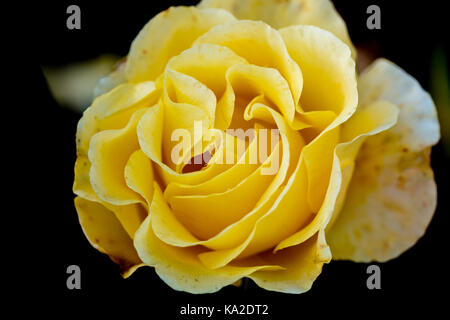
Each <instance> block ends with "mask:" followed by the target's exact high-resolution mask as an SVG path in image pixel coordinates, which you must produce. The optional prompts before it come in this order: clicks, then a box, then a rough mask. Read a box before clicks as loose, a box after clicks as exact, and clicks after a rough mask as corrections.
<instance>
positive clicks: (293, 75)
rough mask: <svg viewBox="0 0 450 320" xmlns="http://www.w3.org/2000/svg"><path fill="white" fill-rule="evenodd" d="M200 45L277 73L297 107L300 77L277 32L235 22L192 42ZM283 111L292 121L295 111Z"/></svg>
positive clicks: (217, 27)
mask: <svg viewBox="0 0 450 320" xmlns="http://www.w3.org/2000/svg"><path fill="white" fill-rule="evenodd" d="M201 43H209V44H216V45H219V46H223V47H227V48H229V49H231V50H233V51H234V52H235V53H236V54H237V55H239V56H241V57H243V58H244V59H245V60H247V61H248V62H249V63H251V64H254V65H256V66H260V67H266V68H274V69H276V70H278V71H279V73H280V74H281V75H282V76H283V77H284V78H285V79H286V81H287V82H288V84H289V88H290V89H291V93H292V99H293V100H294V104H297V101H298V99H299V97H300V92H301V90H302V85H303V83H302V82H303V81H302V73H301V71H300V68H299V67H298V65H297V64H296V63H295V62H294V61H293V60H292V59H291V58H290V57H289V54H288V52H287V50H286V46H285V45H284V42H283V39H282V38H281V36H280V34H279V33H278V31H276V30H274V29H272V28H270V27H269V26H268V25H267V24H265V23H262V22H259V21H234V22H230V23H226V24H223V25H218V26H216V27H213V28H211V30H209V31H208V32H206V33H205V34H203V35H202V36H201V37H199V38H198V39H197V40H196V41H195V44H201ZM261 52H264V54H261ZM285 111H286V114H287V116H288V118H289V119H290V120H292V118H293V116H294V111H295V110H292V107H291V109H288V110H285Z"/></svg>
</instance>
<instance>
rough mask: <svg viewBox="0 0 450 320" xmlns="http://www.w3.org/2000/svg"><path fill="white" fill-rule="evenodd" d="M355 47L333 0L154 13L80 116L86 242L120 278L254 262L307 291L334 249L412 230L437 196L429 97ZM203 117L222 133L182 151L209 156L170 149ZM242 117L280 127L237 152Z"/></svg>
mask: <svg viewBox="0 0 450 320" xmlns="http://www.w3.org/2000/svg"><path fill="white" fill-rule="evenodd" d="M355 55H356V52H355V49H354V47H353V45H352V43H351V41H350V39H349V36H348V33H347V30H346V26H345V23H344V22H343V20H342V19H341V17H340V16H339V15H338V14H337V12H336V11H335V9H334V7H333V5H332V4H331V2H329V1H327V0H314V1H312V0H309V1H308V0H287V1H275V0H270V1H269V0H267V1H258V0H229V1H226V0H204V1H202V2H201V3H200V4H199V5H198V6H197V7H172V8H170V9H168V10H166V11H164V12H161V13H160V14H158V15H157V16H155V17H154V18H153V19H152V20H150V21H149V22H148V23H147V24H146V25H145V26H144V28H143V29H142V30H141V32H140V33H139V34H138V36H137V37H136V39H135V40H134V41H133V43H132V45H131V48H130V51H129V54H128V56H127V57H126V59H124V60H123V61H122V63H120V64H119V65H118V67H117V68H116V70H114V71H113V72H112V73H111V74H110V75H109V76H108V77H106V78H104V79H102V80H101V81H100V83H99V85H98V86H97V88H96V94H97V95H98V97H97V98H96V99H95V100H94V102H93V103H92V105H91V106H90V107H89V108H88V109H87V110H86V111H85V112H84V114H83V117H82V118H81V120H80V122H79V124H78V130H77V160H76V164H75V182H74V192H75V193H76V194H77V197H76V199H75V206H76V209H77V212H78V215H79V220H80V224H81V226H82V228H83V230H84V233H85V235H86V237H87V238H88V240H89V241H90V243H91V244H92V245H93V246H94V247H95V248H96V249H98V250H99V251H101V252H104V253H106V254H108V255H109V256H110V257H111V259H112V260H113V261H115V262H117V263H118V264H119V265H120V266H121V268H122V270H123V276H124V277H128V276H129V275H130V274H132V273H133V271H134V270H136V269H137V268H138V267H140V266H151V267H154V268H155V270H156V272H157V274H158V275H159V276H160V277H161V279H162V280H163V281H165V282H166V283H167V284H168V285H169V286H171V287H172V288H174V289H176V290H182V291H188V292H192V293H206V292H214V291H217V290H219V289H221V288H222V287H224V286H226V285H229V284H233V283H236V282H238V281H239V280H240V279H242V278H244V277H247V278H251V279H252V280H253V281H255V282H256V284H257V285H258V286H260V287H262V288H265V289H267V290H274V291H281V292H288V293H302V292H305V291H307V290H309V289H310V288H311V286H312V283H313V282H314V280H315V279H316V278H317V276H318V275H319V274H320V272H321V270H322V266H323V264H324V263H328V262H330V260H331V259H332V258H334V259H346V260H352V261H357V262H369V261H387V260H389V259H392V258H395V257H397V256H398V255H400V254H401V253H402V252H404V251H405V250H407V249H408V248H410V247H411V246H413V245H414V244H415V242H416V241H417V240H418V239H419V238H420V237H421V236H422V235H423V233H424V232H425V229H426V227H427V225H428V223H429V222H430V219H431V217H432V215H433V212H434V210H435V206H436V186H435V182H434V178H433V172H432V170H431V168H430V165H429V162H430V149H431V146H432V145H434V144H435V143H436V142H437V141H438V140H439V123H438V121H437V117H436V111H435V107H434V104H433V102H432V100H431V98H430V96H429V95H428V93H426V92H425V91H424V90H423V89H422V88H421V87H420V85H419V84H418V82H417V81H416V80H415V79H413V78H412V77H411V76H409V75H408V74H407V73H406V72H405V71H403V70H402V69H400V68H399V67H397V66H396V65H394V64H393V63H391V62H389V61H387V60H384V59H379V60H376V61H375V62H374V63H373V64H372V65H371V66H369V67H368V68H367V69H365V70H364V72H362V73H361V74H359V75H357V74H356V70H355ZM196 121H200V122H201V124H202V129H203V132H213V133H215V136H216V137H219V138H217V139H212V140H207V139H206V140H205V139H200V140H199V139H194V140H193V141H191V142H190V147H192V148H193V149H196V150H197V152H194V153H186V152H185V153H183V154H182V156H183V157H187V158H190V156H191V155H192V156H193V157H198V156H201V154H205V153H208V152H209V155H210V157H209V158H208V157H205V158H206V160H204V163H202V165H200V166H197V167H195V168H192V166H191V167H190V165H189V164H187V163H186V161H184V162H181V163H174V162H173V161H172V157H171V156H172V152H173V150H174V147H175V146H176V145H177V141H174V140H173V139H172V133H173V132H174V131H175V130H177V129H183V130H186V131H187V132H190V133H194V132H193V131H194V122H196ZM238 128H241V129H243V130H246V129H249V128H254V129H255V132H256V136H258V134H259V132H260V129H262V128H265V129H277V130H278V132H279V137H278V139H277V140H276V141H275V142H276V145H277V146H278V148H272V147H270V148H268V150H264V151H267V152H268V154H269V155H268V157H266V158H263V159H262V160H261V161H258V162H256V163H249V162H248V161H242V160H245V159H244V158H245V157H248V156H249V153H250V152H251V151H252V150H251V149H252V148H254V147H255V143H254V141H256V140H257V139H255V138H257V137H254V139H253V140H252V141H250V140H249V141H247V142H246V147H247V150H246V152H245V154H243V155H242V154H241V155H238V154H236V153H235V149H234V147H229V146H230V145H231V144H230V143H224V142H225V141H231V142H235V141H234V140H239V139H240V138H239V137H236V136H234V135H232V134H229V133H228V131H227V130H226V129H238ZM193 136H195V134H193ZM198 150H200V152H198ZM253 151H254V149H253ZM224 155H226V156H230V155H231V158H234V159H235V161H234V162H233V163H224V162H221V161H217V159H218V158H219V157H221V156H224ZM205 158H204V159H205ZM275 158H279V167H278V170H276V172H275V174H263V173H262V170H263V169H264V168H265V167H267V166H268V163H269V162H270V161H273V160H274V159H275Z"/></svg>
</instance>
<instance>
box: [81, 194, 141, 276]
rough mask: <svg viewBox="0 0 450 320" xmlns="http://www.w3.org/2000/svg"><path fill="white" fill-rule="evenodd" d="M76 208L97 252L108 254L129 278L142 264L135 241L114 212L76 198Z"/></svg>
mask: <svg viewBox="0 0 450 320" xmlns="http://www.w3.org/2000/svg"><path fill="white" fill-rule="evenodd" d="M75 207H76V209H77V212H78V218H79V220H80V224H81V226H82V227H83V231H84V233H85V235H86V238H87V239H88V240H89V242H90V243H91V245H92V246H93V247H94V248H96V249H97V250H99V251H101V252H103V253H106V254H108V255H109V257H110V258H111V259H112V260H113V261H115V262H116V263H118V264H119V265H120V267H121V269H122V270H123V271H124V272H125V273H124V276H125V277H127V276H129V275H130V274H131V273H132V272H133V271H134V270H135V269H136V268H137V266H139V265H140V264H141V260H140V259H139V257H138V255H137V253H136V250H135V249H134V247H133V241H132V239H131V238H130V236H129V235H128V234H127V232H126V231H125V229H124V228H123V227H122V225H121V223H120V222H119V220H118V219H117V218H116V216H115V215H114V213H113V212H111V211H109V210H108V209H106V208H105V207H104V206H103V205H101V204H100V203H97V202H92V201H89V200H86V199H83V198H80V197H76V198H75Z"/></svg>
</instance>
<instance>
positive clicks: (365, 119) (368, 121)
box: [275, 102, 398, 251]
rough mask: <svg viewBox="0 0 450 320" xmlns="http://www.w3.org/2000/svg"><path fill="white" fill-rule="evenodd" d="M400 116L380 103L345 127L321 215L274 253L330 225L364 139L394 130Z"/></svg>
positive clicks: (363, 112) (304, 239)
mask: <svg viewBox="0 0 450 320" xmlns="http://www.w3.org/2000/svg"><path fill="white" fill-rule="evenodd" d="M397 115H398V111H397V108H396V107H395V106H394V105H392V104H390V103H386V102H377V103H375V104H373V105H371V106H369V107H367V108H366V109H364V110H359V109H358V111H357V112H356V113H355V114H354V115H353V117H352V118H350V119H349V120H348V121H347V122H346V123H345V124H344V125H343V128H342V134H341V140H340V141H341V143H339V144H338V145H337V147H336V148H335V151H334V154H333V161H332V169H331V172H330V174H329V176H330V179H329V184H328V188H327V190H326V195H325V198H324V200H323V202H322V205H321V207H320V210H319V212H318V213H317V214H316V216H315V217H314V219H313V220H312V221H311V222H310V223H309V224H308V225H307V226H306V227H304V228H302V229H301V230H299V231H298V232H296V233H294V234H293V235H291V236H289V237H288V238H286V239H284V240H283V241H281V242H280V243H279V244H278V245H277V247H276V248H275V251H278V250H280V249H283V248H286V247H290V246H295V245H298V244H300V243H302V242H304V241H306V240H307V239H309V238H310V237H311V236H312V235H313V234H314V233H316V232H317V231H318V230H320V229H321V228H324V227H325V226H327V223H328V221H330V219H332V217H333V215H334V213H335V212H336V211H337V207H339V205H340V199H341V198H344V197H345V192H346V188H347V185H348V182H349V180H350V177H351V174H352V172H353V166H354V159H355V157H356V155H357V153H358V150H359V148H360V146H361V144H362V143H363V141H364V139H365V138H366V137H367V136H369V135H375V134H377V133H379V132H381V131H384V130H386V129H388V128H390V127H392V126H393V125H394V124H395V123H396V121H397Z"/></svg>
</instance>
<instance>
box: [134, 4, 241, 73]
mask: <svg viewBox="0 0 450 320" xmlns="http://www.w3.org/2000/svg"><path fill="white" fill-rule="evenodd" d="M233 20H235V19H234V17H233V16H232V15H231V14H229V13H228V12H227V11H225V10H219V9H198V8H196V7H171V8H169V9H167V10H165V11H163V12H161V13H160V14H158V15H157V16H156V17H154V18H153V19H151V20H150V21H149V22H148V23H147V24H146V25H145V26H144V28H143V29H142V30H141V32H139V35H138V36H137V37H136V39H135V40H134V41H133V43H132V44H131V48H130V52H129V54H128V59H127V64H126V67H125V76H126V78H127V80H128V81H130V82H140V81H144V80H154V79H156V77H158V76H159V75H160V74H161V73H162V72H163V70H164V68H165V66H166V64H167V61H169V59H170V58H171V57H173V56H175V55H177V54H179V53H180V52H181V51H183V50H185V49H187V48H189V47H190V46H191V44H192V42H193V41H194V40H195V39H197V38H198V37H199V36H200V35H202V34H203V33H205V32H206V31H208V30H209V29H210V28H211V27H213V26H215V25H218V24H223V23H225V22H228V21H233Z"/></svg>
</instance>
